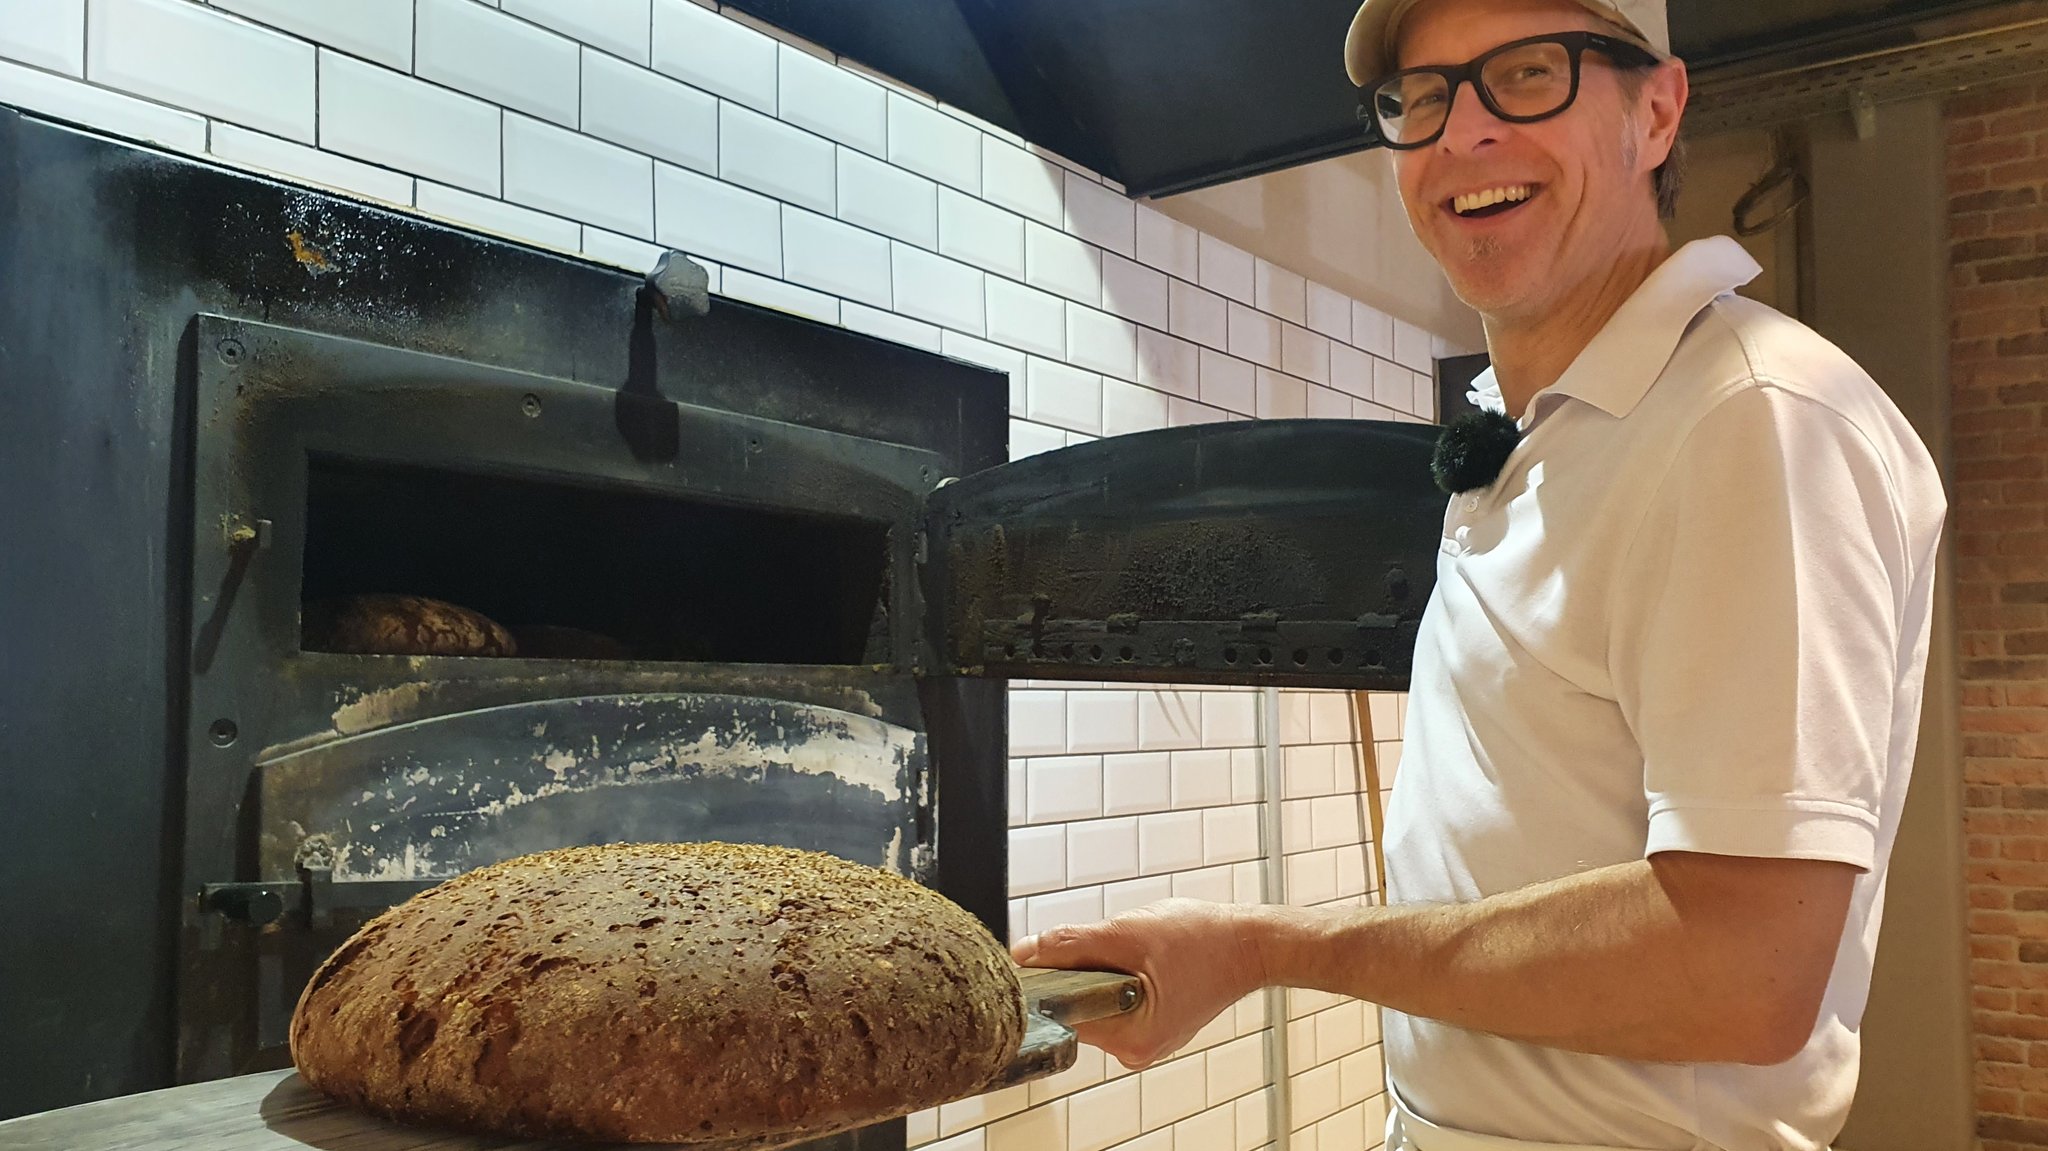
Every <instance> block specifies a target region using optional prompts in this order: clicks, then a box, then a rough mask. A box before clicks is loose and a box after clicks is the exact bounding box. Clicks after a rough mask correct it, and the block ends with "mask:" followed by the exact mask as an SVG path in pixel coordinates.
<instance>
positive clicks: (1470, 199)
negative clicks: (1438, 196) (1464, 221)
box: [1451, 184, 1530, 216]
mask: <svg viewBox="0 0 2048 1151" xmlns="http://www.w3.org/2000/svg"><path fill="white" fill-rule="evenodd" d="M1529 196H1530V188H1529V185H1527V184H1510V185H1508V186H1507V187H1505V188H1488V189H1487V190H1486V191H1484V192H1473V193H1471V194H1470V195H1466V196H1459V197H1457V198H1455V199H1453V200H1452V201H1451V209H1452V210H1453V211H1455V212H1457V213H1458V214H1459V215H1461V216H1463V215H1467V214H1469V213H1472V212H1477V211H1478V210H1479V209H1481V208H1491V207H1493V206H1494V205H1495V204H1506V203H1518V202H1520V201H1522V200H1526V199H1528V198H1529Z"/></svg>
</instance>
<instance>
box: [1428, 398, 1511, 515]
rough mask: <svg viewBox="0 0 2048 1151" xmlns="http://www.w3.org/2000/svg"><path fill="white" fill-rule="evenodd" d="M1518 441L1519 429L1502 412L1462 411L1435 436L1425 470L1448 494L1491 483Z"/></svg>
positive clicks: (1455, 493)
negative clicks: (1462, 412) (1431, 454)
mask: <svg viewBox="0 0 2048 1151" xmlns="http://www.w3.org/2000/svg"><path fill="white" fill-rule="evenodd" d="M1521 441H1522V429H1521V428H1520V427H1519V426H1517V425H1516V423H1515V421H1514V420H1512V419H1509V418H1508V417H1507V415H1506V414H1504V413H1502V412H1493V411H1478V412H1466V413H1465V414H1464V415H1462V416H1459V417H1457V418H1456V419H1454V420H1452V421H1451V422H1450V423H1448V424H1445V425H1444V430H1443V432H1442V433H1441V434H1439V435H1438V436H1437V439H1436V454H1435V455H1433V456H1432V457H1430V461H1429V471H1430V474H1431V475H1433V476H1435V477H1436V486H1438V487H1440V488H1442V489H1443V490H1445V491H1446V492H1449V493H1450V494H1452V495H1457V494H1458V493H1460V492H1469V491H1471V490H1472V489H1474V488H1483V487H1487V486H1489V485H1491V484H1492V483H1493V481H1494V479H1495V478H1496V477H1498V476H1499V475H1500V470H1501V469H1502V468H1504V467H1506V466H1507V462H1508V456H1509V455H1510V454H1511V453H1512V452H1513V451H1514V450H1515V445H1516V444H1518V443H1520V442H1521Z"/></svg>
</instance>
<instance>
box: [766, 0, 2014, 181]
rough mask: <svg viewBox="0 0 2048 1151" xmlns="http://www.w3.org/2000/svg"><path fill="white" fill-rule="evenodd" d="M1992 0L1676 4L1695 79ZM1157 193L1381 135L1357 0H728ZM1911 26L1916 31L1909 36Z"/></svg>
mask: <svg viewBox="0 0 2048 1151" xmlns="http://www.w3.org/2000/svg"><path fill="white" fill-rule="evenodd" d="M1986 3H1987V0H1769V2H1765V0H1745V2H1731V0H1671V27H1672V34H1673V37H1674V38H1675V40H1676V45H1675V47H1676V49H1677V51H1678V53H1679V55H1681V56H1683V57H1684V58H1685V59H1686V60H1687V61H1688V62H1689V63H1690V64H1691V66H1692V68H1693V69H1694V72H1695V75H1696V77H1697V76H1698V75H1699V74H1700V73H1701V72H1704V71H1708V70H1711V69H1712V68H1714V67H1715V66H1717V65H1719V64H1722V63H1732V62H1735V61H1737V60H1742V59H1747V58H1750V57H1753V56H1754V55H1756V54H1757V53H1758V52H1759V51H1765V52H1767V51H1769V50H1771V49H1772V48H1774V47H1778V46H1786V45H1791V44H1802V45H1805V46H1808V47H1812V46H1813V45H1815V44H1816V43H1817V42H1826V41H1830V40H1837V39H1839V40H1843V41H1861V40H1863V39H1866V38H1868V37H1869V36H1871V35H1873V34H1875V35H1880V36H1882V35H1884V34H1885V32H1886V31H1887V30H1890V29H1902V28H1903V27H1904V26H1906V25H1909V24H1911V23H1913V22H1915V21H1922V20H1926V19H1928V18H1930V17H1935V16H1940V15H1942V14H1945V13H1950V12H1955V11H1958V10H1963V9H1972V8H1982V7H1985V6H1986ZM726 7H729V8H736V9H739V10H740V11H742V12H745V13H747V14H749V15H751V16H754V17H757V18H759V19H761V20H764V21H766V22H767V23H769V24H772V25H774V26H776V27H778V28H784V29H787V30H788V31H790V32H793V33H795V34H796V35H798V36H801V37H804V38H805V39H807V40H811V41H813V42H815V43H818V44H820V45H823V46H824V47H826V48H829V49H831V50H832V51H834V52H837V53H838V54H840V55H841V56H845V57H847V58H849V59H852V60H857V61H859V62H861V63H862V64H865V65H867V66H869V67H871V68H873V69H875V70H876V71H878V72H881V73H882V74H884V75H887V76H892V77H895V78H896V79H898V80H901V81H902V82H904V83H905V84H908V85H910V86H912V87H915V88H917V89H920V90H922V91H925V92H929V93H931V94H932V95H934V96H936V97H938V98H939V99H940V100H943V101H945V102H946V103H948V104H951V105H953V106H955V107H958V108H961V109H963V110H965V111H967V112H970V113H972V114H974V115H976V116H979V117H981V118H982V119H984V120H987V121H989V122H990V123H992V124H995V125H997V126H999V127H1001V128H1004V129H1007V130H1009V131H1011V132H1015V133H1017V134H1018V135H1020V136H1022V137H1024V138H1025V139H1027V140H1030V141H1032V142H1033V143H1036V144H1038V145H1040V146H1042V147H1045V148H1049V149H1051V150H1052V151H1054V152H1057V153H1059V154H1060V155H1062V156H1065V157H1067V158H1069V159H1071V160H1074V161H1075V162H1077V163H1080V164H1083V165H1086V166H1087V167H1089V168H1091V169H1093V170H1095V171H1097V172H1100V173H1102V174H1103V175H1105V176H1107V177H1109V178H1110V179H1112V180H1115V181H1117V182H1118V183H1120V184H1123V185H1124V186H1125V187H1126V188H1127V189H1128V190H1129V191H1130V192H1131V193H1132V194H1133V195H1140V196H1159V195H1166V194H1168V193H1172V192H1181V191H1187V190H1190V189H1193V188H1198V187H1202V186H1204V185H1208V184H1216V183H1222V182H1223V181H1226V180H1232V179H1236V178H1238V177H1241V176H1251V175H1256V174H1258V173H1260V172H1268V171H1272V170H1274V169H1277V168H1285V167H1288V166H1290V165H1294V164H1300V163H1305V162H1307V161H1310V160H1318V159H1322V158H1325V157H1328V156H1335V155H1340V154H1342V153H1345V152H1353V151H1357V150H1359V149H1362V148H1369V147H1373V146H1374V145H1375V143H1376V141H1375V140H1374V138H1373V137H1372V135H1371V133H1370V132H1369V131H1368V130H1367V129H1366V128H1364V127H1363V126H1361V125H1360V124H1359V123H1358V119H1357V109H1358V96H1357V92H1356V90H1355V89H1353V88H1352V87H1351V84H1350V82H1349V81H1347V80H1346V79H1345V77H1344V68H1343V62H1342V61H1343V42H1344V32H1345V29H1346V27H1347V26H1348V25H1349V23H1350V20H1351V15H1352V13H1353V12H1354V11H1355V10H1356V7H1357V0H726ZM1904 34H1909V33H1904Z"/></svg>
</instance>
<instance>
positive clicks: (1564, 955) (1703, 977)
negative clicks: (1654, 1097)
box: [1248, 860, 1854, 1063]
mask: <svg viewBox="0 0 2048 1151" xmlns="http://www.w3.org/2000/svg"><path fill="white" fill-rule="evenodd" d="M1785 862H1786V861H1739V862H1738V861H1726V860H1721V861H1710V862H1708V863H1706V864H1704V865H1700V866H1694V865H1690V864H1687V863H1685V862H1682V861H1677V860H1662V861H1660V862H1659V863H1657V864H1652V863H1650V862H1638V863H1630V864H1623V865H1620V866H1615V867H1608V868H1602V869H1600V870H1598V871H1592V872H1586V873H1584V874H1580V875H1575V876H1571V877H1568V878H1565V879H1560V880H1556V881H1553V882H1550V883H1545V884H1540V885H1537V886H1535V887H1530V888H1525V889H1523V890H1520V891H1515V892H1509V893H1506V894H1503V895H1498V896H1494V897H1492V898H1490V899H1484V900H1480V901H1477V902H1474V903H1465V904H1453V905H1444V906H1411V907H1393V908H1378V907H1375V908H1364V909H1359V910H1355V911H1343V912H1319V911H1306V910H1301V909H1294V908H1282V907H1269V908H1260V909H1257V910H1255V911H1252V912H1250V913H1249V919H1248V925H1249V926H1250V928H1251V930H1252V933H1253V936H1254V939H1255V941H1256V943H1257V945H1258V949H1259V954H1260V957H1261V961H1262V963H1263V965H1264V967H1265V971H1264V976H1265V980H1266V982H1268V983H1270V984H1277V985H1283V986H1292V987H1309V988H1315V989H1318V990H1323V991H1330V992H1335V993H1337V994H1341V995H1349V996H1354V997H1356V998H1360V999H1366V1000H1370V1001H1372V1002H1374V1003H1379V1004H1383V1005H1385V1006H1387V1007H1390V1008H1393V1009H1394V1010H1396V1011H1401V1012H1405V1013H1407V1014H1411V1015H1419V1016H1426V1017H1428V1018H1432V1019H1438V1020H1442V1021H1444V1022H1446V1023H1451V1024H1454V1025H1457V1026H1461V1027H1466V1028H1470V1029H1472V1030H1476V1031H1483V1032H1487V1033H1490V1034H1495V1035H1501V1036H1504V1037H1507V1038H1511V1039H1518V1040H1522V1041H1525V1042H1530V1043H1537V1044H1541V1045H1544V1046H1548V1047H1558V1048H1564V1049H1567V1050H1574V1051H1585V1052H1592V1053H1596V1054H1603V1055H1614V1056H1620V1057H1623V1058H1631V1059H1643V1060H1654V1061H1668V1062H1742V1063H1776V1062H1780V1061H1782V1060H1784V1059H1787V1058H1790V1057H1791V1056H1792V1055H1793V1054H1795V1053H1796V1052H1797V1051H1798V1049H1799V1047H1800V1046H1801V1045H1802V1044H1803V1043H1804V1042H1805V1039H1806V1037H1807V1035H1808V1034H1809V1033H1810V1032H1811V1029H1812V1026H1813V1021H1814V1013H1815V1010H1816V1009H1817V1007H1818V1004H1819V999H1820V994H1821V991H1822V990H1823V989H1824V988H1825V986H1826V980H1827V967H1828V964H1827V963H1825V962H1819V961H1817V960H1816V957H1815V953H1816V944H1815V940H1816V939H1818V940H1820V942H1821V944H1822V946H1821V947H1820V948H1819V951H1820V953H1821V954H1822V955H1824V956H1826V957H1828V958H1831V956H1832V948H1831V947H1825V946H1824V944H1825V940H1826V939H1827V938H1837V939H1838V938H1839V936H1840V932H1841V924H1842V914H1843V912H1845V911H1846V904H1847V885H1848V884H1849V883H1850V882H1851V881H1852V880H1853V876H1854V872H1853V870H1852V869H1847V868H1840V867H1838V865H1830V864H1820V865H1815V864H1794V866H1798V867H1805V868H1815V867H1818V868H1823V869H1827V871H1826V874H1825V875H1824V876H1822V877H1821V884H1822V886H1821V888H1819V889H1818V890H1817V894H1818V895H1819V896H1820V897H1819V898H1808V897H1806V896H1805V895H1803V894H1801V893H1800V892H1798V891H1794V892H1793V893H1791V894H1790V895H1789V896H1788V897H1787V898H1786V899H1785V900H1781V901H1778V903H1779V904H1782V906H1779V905H1773V906H1770V907H1766V908H1764V909H1763V910H1762V911H1759V909H1758V908H1757V907H1755V906H1753V905H1751V904H1748V903H1745V902H1744V901H1741V900H1736V899H1730V898H1727V897H1724V896H1722V895H1721V894H1720V893H1717V892H1716V891H1714V890H1712V888H1713V887H1714V885H1715V884H1717V883H1720V884H1725V883H1727V879H1726V878H1725V873H1726V872H1727V871H1729V870H1730V869H1731V868H1732V869H1739V868H1741V867H1742V866H1743V865H1745V864H1758V865H1766V864H1771V863H1778V864H1783V863H1785ZM1836 888H1839V890H1840V892H1841V896H1842V898H1841V900H1840V901H1839V902H1840V904H1841V906H1840V907H1839V908H1836V907H1833V906H1832V904H1834V903H1835V902H1836V900H1834V899H1833V898H1832V895H1833V892H1834V890H1835V889H1836ZM1830 917H1831V921H1832V923H1831V926H1830V923H1829V919H1830ZM1830 933H1831V934H1830Z"/></svg>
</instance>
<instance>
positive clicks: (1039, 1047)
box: [0, 968, 1144, 1151]
mask: <svg viewBox="0 0 2048 1151" xmlns="http://www.w3.org/2000/svg"><path fill="white" fill-rule="evenodd" d="M1017 975H1018V982H1019V984H1020V985H1021V986H1022V987H1023V991H1024V1008H1025V1011H1026V1021H1027V1023H1026V1028H1025V1034H1024V1042H1023V1046H1022V1048H1021V1049H1020V1050H1019V1051H1018V1054H1017V1057H1016V1058H1015V1059H1014V1060H1012V1061H1011V1064H1010V1066H1009V1067H1008V1068H1006V1069H1005V1070H1004V1072H1003V1074H1002V1075H1001V1076H999V1077H998V1078H997V1080H996V1081H995V1082H994V1083H992V1084H990V1089H991V1090H994V1089H996V1088H1000V1087H1010V1086H1015V1085H1016V1084H1018V1083H1026V1082H1030V1081H1031V1080H1034V1079H1042V1078H1044V1077H1046V1076H1048V1075H1055V1074H1058V1073H1059V1072H1061V1071H1064V1070H1066V1069H1067V1068H1068V1067H1071V1066H1073V1063H1074V1057H1075V1049H1076V1041H1075V1039H1074V1033H1073V1031H1072V1029H1071V1028H1072V1025H1073V1024H1077V1023H1087V1022H1090V1021H1091V1020H1096V1019H1106V1018H1108V1017H1110V1016H1112V1015H1119V1014H1122V1013H1124V1012H1127V1011H1133V1010H1136V1009H1137V1007H1138V1006H1139V1004H1141V1003H1142V1002H1143V1001H1144V992H1143V989H1142V987H1141V985H1140V983H1139V981H1138V979H1137V978H1136V977H1135V976H1131V975H1123V974H1120V973H1117V972H1108V971H1048V970H1043V969H1036V968H1025V969H1021V970H1019V971H1018V973H1017ZM606 1146H611V1147H614V1148H619V1147H630V1146H639V1147H646V1146H649V1145H648V1144H638V1145H631V1144H627V1145H621V1144H611V1145H605V1144H593V1143H565V1142H561V1141H559V1140H527V1139H515V1138H506V1137H504V1136H498V1135H465V1134H460V1133H457V1132H451V1131H443V1130H435V1129H431V1128H425V1127H410V1126H405V1125H401V1124H397V1123H393V1122H390V1121H388V1120H385V1119H382V1118H379V1117H377V1116H374V1115H369V1114H366V1113H364V1112H361V1111H357V1110H354V1109H353V1108H349V1107H346V1106H343V1105H341V1104H339V1103H336V1102H334V1101H333V1100H331V1099H328V1098H327V1097H326V1096H324V1095H321V1094H319V1093H318V1092H316V1091H314V1090H313V1089H312V1088H310V1087H308V1086H307V1085H306V1084H305V1082H304V1081H303V1080H301V1079H300V1078H299V1076H298V1074H297V1072H294V1071H290V1070H284V1071H266V1072H261V1073H258V1074H255V1075H242V1076H237V1077H235V1078H232V1079H219V1080H215V1081H213V1082H210V1083H195V1084H191V1085H188V1086H184V1087H171V1088H166V1089H164V1090H161V1091H150V1092H146V1093H143V1094H140V1095H129V1096H124V1097H122V1098H119V1099H105V1100H101V1101H100V1102H97V1103H84V1104H80V1105H78V1106H76V1107H67V1108H64V1109H63V1110H60V1111H50V1112H46V1113H44V1114H41V1115H28V1116H24V1117H22V1118H19V1119H10V1120H7V1121H5V1122H0V1148H6V1149H7V1151H87V1149H91V1151H304V1149H308V1148H312V1149H318V1151H601V1149H602V1148H604V1147H606ZM666 1146H676V1147H687V1148H690V1149H691V1151H718V1149H720V1148H724V1147H738V1146H758V1145H757V1144H754V1143H752V1142H747V1143H743V1144H729V1143H683V1144H667V1145H666Z"/></svg>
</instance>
